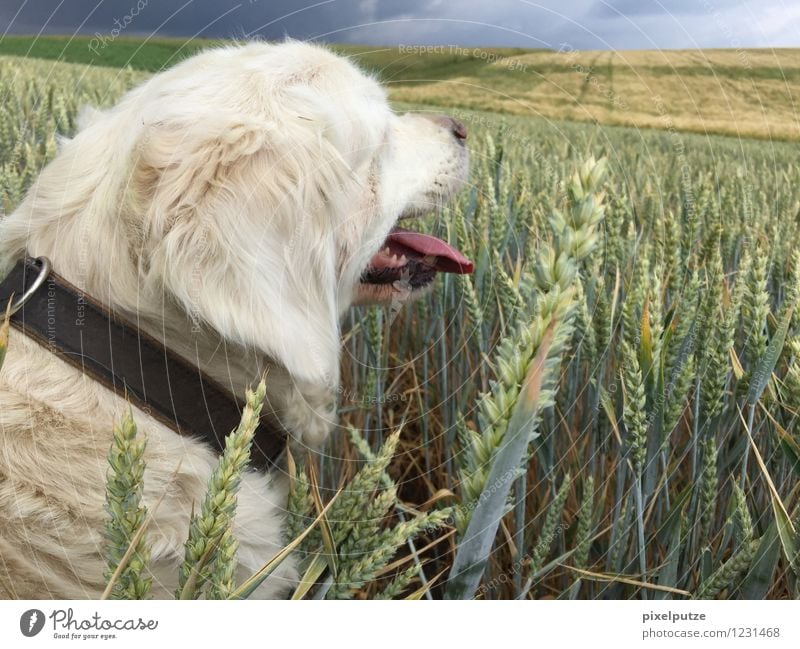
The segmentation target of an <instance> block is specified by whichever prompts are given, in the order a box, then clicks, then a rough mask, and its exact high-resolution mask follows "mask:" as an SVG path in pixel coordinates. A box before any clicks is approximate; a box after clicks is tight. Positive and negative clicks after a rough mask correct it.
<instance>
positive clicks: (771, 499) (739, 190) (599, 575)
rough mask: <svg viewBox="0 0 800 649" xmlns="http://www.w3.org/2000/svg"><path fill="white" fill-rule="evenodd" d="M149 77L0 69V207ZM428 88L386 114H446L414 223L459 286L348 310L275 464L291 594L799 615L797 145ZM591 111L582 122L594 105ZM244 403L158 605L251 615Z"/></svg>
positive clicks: (135, 504) (129, 538)
mask: <svg viewBox="0 0 800 649" xmlns="http://www.w3.org/2000/svg"><path fill="white" fill-rule="evenodd" d="M525 56H530V57H545V58H546V57H551V58H552V57H556V56H567V53H562V54H559V55H556V54H539V53H535V54H526V55H520V57H521V59H524V57H525ZM584 56H586V57H589V55H588V54H585V55H584V54H582V55H581V57H584ZM615 56H616V55H615ZM619 56H622V55H619ZM631 56H634V55H631ZM635 56H637V57H639V59H638V60H639V61H640V63H641V65H645V63H647V57H648V56H650V55H646V54H644V53H642V54H638V53H637V54H636V55H635ZM653 56H656V57H657V55H653ZM720 56H723V55H720ZM581 60H583V58H582V59H581ZM587 61H588V59H587ZM602 62H603V61H602V59H600V60H595V61H594V62H593V63H592V65H594V66H596V67H598V68H600V67H601V64H602ZM684 63H685V65H686V66H687V67H691V66H693V65H702V62H697V61H695V60H694V59H692V57H691V56H687V57H686V58H685V61H684ZM653 64H654V65H657V64H658V60H657V58H656V60H655V61H654V63H653ZM760 65H763V66H769V65H771V63H770V61H764V62H761V63H760ZM788 66H789V63H788V62H787V64H786V67H788ZM609 69H613V70H614V72H613V77H614V83H615V86H614V87H616V88H620V87H623V86H622V84H623V83H626V82H624V81H623V77H624V75H623V74H618V73H617V71H616V70H617V68H616V67H615V66H611V67H610V68H609ZM146 74H147V73H146V72H144V71H135V70H131V69H123V70H113V69H110V68H109V69H105V68H99V67H98V68H92V67H87V66H85V65H74V64H68V63H56V62H52V61H43V60H33V59H21V58H17V57H0V93H2V97H3V101H2V103H0V201H2V202H1V203H0V205H2V208H3V210H4V211H6V212H8V211H10V210H12V209H13V208H14V206H15V205H16V203H17V202H18V201H19V200H20V198H21V196H22V195H23V192H24V191H25V188H26V187H27V186H28V185H29V184H30V182H31V180H32V178H33V177H35V174H36V172H37V171H38V169H39V168H40V167H41V165H43V164H44V163H45V162H46V161H47V160H48V159H49V158H50V157H51V156H52V155H53V153H54V152H55V147H56V145H57V142H56V134H57V133H60V134H64V135H69V133H70V132H71V131H72V130H73V129H74V127H75V115H76V111H77V110H78V108H79V106H80V105H81V104H83V103H86V102H91V103H95V104H100V105H108V104H110V103H112V102H113V101H114V100H115V99H116V98H117V97H118V96H119V95H120V94H121V93H122V92H124V90H125V89H126V88H128V87H130V86H131V85H132V84H134V83H136V82H137V81H138V80H140V79H141V78H144V77H145V76H146ZM564 74H566V77H565V80H564V82H563V83H564V84H567V83H575V84H578V85H579V84H580V81H579V79H578V76H579V75H578V74H577V73H575V72H564ZM390 81H391V80H390ZM628 82H629V83H633V81H632V80H629V81H628ZM441 84H443V86H442V89H441V93H442V94H440V95H436V94H435V93H437V92H439V91H438V90H435V89H434V88H432V87H428V88H427V89H425V90H424V92H423V91H422V90H421V89H420V88H419V87H417V88H409V89H407V91H406V90H403V91H397V90H395V93H396V94H395V96H396V97H398V98H399V99H403V100H406V101H413V102H415V105H414V106H413V108H414V109H415V110H420V111H432V110H436V111H438V110H439V108H438V107H437V108H436V109H434V108H432V107H431V106H429V105H427V104H425V102H426V101H428V100H431V101H434V103H435V104H437V106H440V105H443V104H444V103H446V102H450V103H449V104H447V105H449V106H451V108H452V110H451V111H450V112H451V114H453V115H455V116H457V117H459V118H460V119H462V120H463V121H464V122H465V123H467V126H468V127H469V129H470V145H471V150H472V160H473V168H472V173H471V178H470V182H469V185H468V187H467V189H466V190H465V191H464V192H463V193H462V195H461V196H460V197H459V198H458V200H457V201H455V202H454V203H453V204H451V205H449V206H447V207H446V208H445V209H444V210H443V211H442V213H441V214H438V215H436V216H435V217H431V218H429V219H427V220H426V221H425V222H424V223H423V224H422V226H421V227H424V228H425V229H428V230H429V231H431V232H435V233H437V234H438V235H440V236H444V237H445V238H447V239H449V240H450V241H451V242H452V243H454V244H457V245H458V247H459V248H460V249H461V250H462V251H464V252H465V253H466V254H467V255H468V256H470V257H471V258H472V259H474V260H475V261H476V271H475V273H474V275H471V276H458V277H455V276H444V277H440V278H439V279H438V280H437V283H436V286H435V289H434V290H433V292H432V293H431V295H429V296H428V297H427V298H425V299H423V300H422V301H419V302H417V303H414V304H413V305H410V306H407V307H405V308H403V309H402V310H400V311H399V312H397V313H393V312H389V311H387V310H384V309H380V308H372V309H368V310H353V311H352V312H351V313H350V314H349V315H348V317H347V320H346V322H345V323H344V340H343V349H344V354H343V356H344V360H343V376H344V378H345V385H344V386H343V388H342V394H341V395H340V404H339V412H340V417H341V420H342V431H341V432H340V433H339V434H336V435H335V436H334V439H332V440H331V442H330V444H329V446H328V448H326V449H325V452H324V453H321V454H319V455H316V456H312V457H308V458H289V460H288V464H287V471H288V472H289V473H290V475H291V477H292V490H291V495H290V500H289V506H288V509H289V524H288V528H287V548H288V550H292V551H294V552H295V553H297V554H298V555H299V556H300V557H301V560H302V562H301V567H302V572H303V573H304V578H303V580H302V582H301V584H300V585H299V586H298V587H297V590H296V591H295V593H294V597H296V598H303V597H316V598H324V597H327V598H354V597H355V598H366V597H370V598H373V597H381V598H400V597H405V598H421V597H432V598H438V597H448V598H482V599H494V598H536V599H541V598H567V599H569V598H641V599H673V598H674V599H688V598H796V597H798V596H800V536H798V531H800V497H799V493H798V492H799V491H800V490H799V489H798V476H799V475H800V431H799V430H798V425H797V420H798V414H800V314H799V313H798V309H797V306H798V305H797V302H798V298H800V254H799V253H798V252H797V246H796V242H797V241H798V240H800V232H799V231H798V229H799V228H800V189H799V188H800V168H799V167H798V165H797V161H796V155H795V153H796V152H795V146H794V145H792V144H787V143H780V142H774V141H757V140H746V139H737V138H725V137H717V136H700V135H691V134H685V133H682V132H680V131H679V129H680V128H682V126H681V125H679V124H678V123H675V125H674V128H667V129H666V130H660V131H659V130H652V129H635V128H623V127H615V126H599V125H595V124H580V123H570V122H566V121H552V120H547V119H534V118H531V117H528V116H517V115H502V114H498V113H496V112H490V111H473V110H467V109H466V108H464V107H463V106H467V105H470V104H469V102H468V101H467V100H466V99H464V100H463V102H462V101H460V100H459V97H458V96H456V94H454V90H453V88H454V87H457V86H458V84H454V83H453V80H452V79H448V80H447V81H442V82H441ZM617 84H620V85H617ZM434 85H435V84H434ZM764 87H766V86H764ZM706 90H707V91H709V92H710V89H708V88H707V89H706ZM592 92H593V90H591V89H586V92H585V93H584V95H583V98H582V99H581V100H580V101H581V102H582V103H585V106H586V107H585V110H586V111H589V112H591V111H593V110H605V109H604V108H603V101H602V100H601V99H597V98H594V99H593V98H592V94H591V93H592ZM775 92H776V93H779V92H780V89H776V90H775ZM404 93H406V94H404ZM426 93H429V94H426ZM634 94H635V91H633V90H630V94H629V93H628V91H626V92H625V97H629V98H628V99H627V101H629V102H632V101H633V99H631V98H630V97H632V96H633V95H634ZM739 94H743V93H739ZM543 101H544V100H543ZM643 101H644V100H643ZM742 101H744V99H742ZM454 104H455V106H454ZM459 105H460V106H461V107H459ZM737 106H738V105H737ZM498 107H499V106H498ZM490 108H491V107H490ZM504 108H506V109H508V106H505V107H504ZM551 108H552V111H553V112H552V115H553V116H558V117H559V118H563V117H568V116H570V117H575V116H574V115H570V114H569V113H568V112H564V111H563V110H560V109H559V108H558V103H557V102H555V101H554V102H552V105H551ZM548 110H549V109H548ZM576 110H582V108H580V106H579V107H578V108H577V109H576ZM703 110H704V111H705V106H704V108H703ZM710 110H711V113H708V114H713V108H712V109H710ZM720 110H722V109H720ZM726 110H727V109H726ZM731 110H734V108H731ZM735 110H739V108H738V107H735ZM754 110H755V109H754ZM507 112H509V113H513V112H515V111H513V110H510V109H509V110H508V111H507ZM756 112H757V110H756ZM542 114H548V113H545V112H542ZM704 114H707V113H704ZM754 114H755V113H754ZM709 119H711V118H709ZM742 121H746V120H745V119H744V117H743V119H742ZM752 121H753V124H751V126H752V127H753V128H756V127H758V124H757V123H756V122H757V120H752ZM787 123H788V124H789V125H790V126H786V128H787V129H789V131H791V129H792V128H795V126H796V125H795V126H791V125H792V124H795V122H793V121H792V119H791V118H790V117H787ZM641 125H644V124H641ZM772 128H773V126H772V125H771V126H770V127H769V129H772ZM776 128H777V127H776ZM769 129H768V131H765V132H764V133H762V134H766V133H772V130H769ZM789 131H787V133H788V132H789ZM792 132H794V131H792ZM792 137H794V136H792ZM3 343H4V341H3V336H2V330H0V348H1V349H2V353H3V354H6V353H7V354H13V353H14V350H13V348H12V349H8V350H5V345H4V344H3ZM1 362H2V358H1V357H0V363H1ZM254 378H255V377H254ZM262 397H263V387H262V388H259V389H258V390H256V391H255V392H254V393H253V394H251V395H249V397H248V400H249V404H250V406H249V409H248V410H247V411H246V413H245V418H244V419H243V422H242V426H240V429H239V430H238V431H237V433H236V434H235V435H234V436H233V437H232V438H231V442H230V444H229V452H226V456H225V457H224V458H223V459H222V460H221V463H220V467H219V468H218V472H217V473H216V474H215V479H214V480H213V481H212V484H211V485H210V494H209V498H208V499H207V501H206V503H203V506H202V508H200V509H199V511H198V513H197V514H196V517H195V520H194V521H193V523H192V526H191V528H190V529H187V538H188V540H187V550H186V560H185V562H184V565H182V566H181V570H182V575H183V577H182V582H181V583H182V588H181V589H180V592H178V593H176V596H179V597H217V598H229V597H246V596H247V595H248V594H249V593H250V592H252V589H253V588H255V586H256V585H257V583H258V581H259V580H260V579H262V578H264V577H265V576H267V575H268V574H269V572H270V571H271V570H272V569H274V567H275V566H274V565H271V566H270V565H268V566H265V568H264V570H263V571H262V572H261V573H260V574H258V575H254V577H253V578H252V579H251V580H248V581H247V582H245V583H242V584H237V583H234V582H233V578H232V566H233V560H234V558H235V552H236V543H235V539H234V538H233V537H232V535H231V532H230V525H229V522H230V517H231V514H232V511H233V510H234V509H235V490H236V484H237V478H236V476H237V475H238V473H239V472H240V471H241V470H243V467H244V466H245V465H246V452H247V448H248V444H249V438H248V434H249V435H252V430H251V428H252V426H251V424H252V421H253V413H256V414H257V411H258V408H259V407H260V398H262ZM248 430H249V431H250V432H249V433H248ZM111 457H113V458H115V459H114V462H113V466H114V467H115V468H114V470H113V471H111V472H110V476H109V485H108V490H109V502H110V503H112V502H116V503H122V502H124V503H127V504H126V506H127V507H130V508H131V510H130V511H129V512H128V515H126V516H115V515H113V514H112V515H110V520H109V528H108V530H109V534H108V537H109V571H108V574H107V577H108V579H109V591H108V593H109V596H112V597H122V598H124V597H146V596H147V593H148V581H147V579H148V578H147V576H146V566H147V550H146V534H145V536H144V537H142V538H140V537H138V536H137V535H136V531H137V527H138V525H140V524H141V521H142V520H143V519H144V510H143V509H142V505H141V503H140V502H139V499H138V498H136V497H131V496H132V495H133V496H135V493H134V494H130V493H123V494H120V493H119V489H120V487H119V485H120V484H126V485H128V486H127V487H126V488H128V489H132V490H133V491H134V492H136V490H137V489H139V490H140V489H141V481H142V480H145V481H146V480H147V470H146V466H143V464H142V454H141V443H140V442H137V439H136V427H135V422H132V421H126V422H122V423H121V424H120V427H119V429H118V430H117V432H116V435H115V446H114V448H113V449H112V450H111ZM119 474H121V475H119ZM126 475H127V476H128V479H125V476H126ZM131 476H133V478H131ZM137 485H138V486H137ZM220 503H223V504H222V505H220ZM117 509H118V508H117ZM110 511H112V512H113V511H116V510H115V509H114V507H111V506H110ZM137 521H138V522H137ZM212 528H213V529H215V530H216V532H214V534H215V535H216V536H215V537H214V538H209V537H208V536H207V534H208V532H207V531H208V530H209V529H212ZM204 530H205V531H204ZM129 546H130V547H131V552H128V551H127V550H128V547H129ZM487 547H488V548H489V549H488V550H487V549H486V548H487ZM209 548H210V549H209ZM131 557H133V559H131ZM198 575H199V577H198Z"/></svg>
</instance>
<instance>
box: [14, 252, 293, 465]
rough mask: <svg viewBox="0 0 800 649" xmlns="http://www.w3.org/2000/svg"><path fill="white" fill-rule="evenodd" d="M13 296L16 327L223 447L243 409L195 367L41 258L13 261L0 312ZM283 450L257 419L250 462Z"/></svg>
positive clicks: (272, 428) (280, 436)
mask: <svg viewBox="0 0 800 649" xmlns="http://www.w3.org/2000/svg"><path fill="white" fill-rule="evenodd" d="M26 291H27V292H26ZM12 294H13V295H14V296H15V298H14V307H12V309H13V308H15V307H18V309H17V310H16V312H14V313H13V315H12V316H11V324H12V325H13V326H14V327H15V328H17V329H19V330H20V331H21V332H22V333H24V334H25V335H26V336H29V337H30V338H33V339H34V340H35V341H36V342H38V343H39V344H41V345H43V346H44V347H45V348H47V349H48V350H49V351H51V352H53V353H54V354H56V355H57V356H58V357H59V358H61V359H63V360H65V361H67V362H68V363H70V364H71V365H73V366H74V367H77V368H78V369H80V370H81V371H82V372H84V373H85V374H87V375H89V376H91V377H92V378H93V379H95V380H97V381H100V382H101V383H102V384H104V385H105V386H106V387H107V388H109V389H111V390H113V391H114V392H115V393H116V394H118V395H120V396H123V397H127V398H128V399H129V400H130V401H131V402H132V403H134V404H135V405H137V406H138V407H139V408H141V409H142V410H144V411H145V412H147V413H148V414H149V415H151V416H152V417H154V418H156V419H158V420H159V421H160V422H161V423H163V424H165V425H167V426H169V427H170V428H171V429H172V430H174V431H176V432H178V433H180V434H181V435H187V436H196V437H199V438H200V439H202V440H204V441H205V442H207V443H208V444H210V445H211V446H212V447H213V448H215V449H216V450H217V451H222V449H224V447H225V437H226V435H228V433H230V432H231V431H232V430H233V429H234V428H236V426H237V425H238V423H239V419H240V415H241V409H242V404H241V402H239V401H237V400H236V399H234V398H233V397H232V396H231V395H230V393H229V392H228V391H226V390H225V389H224V388H222V387H221V386H220V385H218V384H217V383H216V382H215V381H214V380H213V379H211V378H210V377H208V376H206V375H205V374H204V373H203V372H202V371H201V370H200V369H199V368H197V367H195V366H193V365H191V364H190V363H187V362H186V361H185V360H184V359H183V358H181V357H179V356H177V355H176V354H174V353H173V352H171V351H170V350H168V349H167V348H166V347H164V345H163V344H161V343H160V342H158V341H157V340H156V339H154V338H152V337H151V336H149V335H147V334H146V333H145V332H143V331H141V330H140V329H139V328H138V327H136V326H135V325H134V324H133V323H131V322H129V321H127V320H124V319H123V318H121V317H119V316H118V315H117V314H115V313H113V312H112V311H110V310H109V309H108V308H107V307H105V306H104V305H102V304H100V303H99V302H97V301H95V300H93V299H92V298H91V297H89V296H87V295H86V294H84V293H83V292H82V291H81V290H80V289H78V288H76V287H75V286H73V285H72V284H70V283H69V282H67V281H66V280H65V279H64V278H63V277H59V276H58V275H57V274H56V273H53V272H51V271H50V265H49V262H48V261H47V260H46V259H44V258H40V259H30V258H28V259H26V260H25V261H24V262H22V261H20V262H18V263H17V264H16V266H14V269H13V270H12V271H11V273H10V274H9V275H8V277H6V279H5V280H4V281H3V282H2V283H0V306H1V307H2V309H0V310H1V311H2V312H3V313H5V308H6V304H8V301H9V299H10V298H11V295H12ZM9 353H11V354H13V353H14V352H13V350H9ZM284 446H285V431H284V430H283V428H282V427H281V426H280V424H279V423H278V422H277V421H276V420H274V419H272V418H271V417H267V416H264V417H262V419H261V422H260V424H259V427H258V429H257V430H256V435H255V438H254V440H253V447H252V450H251V456H252V461H253V464H254V465H255V466H258V467H260V468H265V467H267V466H269V465H270V464H271V463H272V462H273V461H274V460H275V459H276V458H277V457H278V455H280V453H281V452H282V451H283V448H284Z"/></svg>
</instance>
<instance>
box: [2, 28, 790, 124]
mask: <svg viewBox="0 0 800 649" xmlns="http://www.w3.org/2000/svg"><path fill="white" fill-rule="evenodd" d="M220 42H221V41H211V40H194V41H191V42H188V43H187V42H186V41H184V40H182V39H130V38H117V39H115V40H108V41H106V42H101V41H100V40H99V39H91V38H88V37H80V38H78V37H76V38H68V37H57V36H48V37H44V38H39V39H36V40H34V39H33V38H32V37H27V36H13V37H6V38H4V39H2V40H0V54H8V55H14V56H24V57H32V58H43V59H51V60H61V61H69V62H74V63H86V64H91V65H100V66H108V67H116V68H120V67H131V68H133V69H135V70H142V71H148V72H154V71H157V70H159V69H161V68H163V67H166V66H169V65H173V64H174V63H176V62H177V61H179V60H181V59H182V58H185V57H186V56H190V55H191V54H193V53H195V52H196V51H198V50H199V49H203V48H206V47H210V46H213V45H215V44H218V43H220ZM333 47H334V49H336V50H337V51H339V52H340V53H342V54H345V55H348V56H352V57H353V58H354V59H356V60H357V61H358V62H359V63H360V64H361V65H362V66H363V67H365V68H367V69H369V70H372V71H374V72H375V73H376V74H378V75H379V76H380V78H381V79H382V80H383V82H384V83H386V84H387V86H388V87H389V89H390V92H391V96H392V99H394V100H395V101H402V102H411V103H417V104H418V103H424V104H428V105H433V106H441V107H443V108H447V109H453V108H462V109H474V110H488V111H493V112H498V113H505V114H513V115H531V116H537V117H542V118H546V119H556V120H570V121H578V122H597V123H601V124H612V125H624V126H634V127H639V128H659V129H666V130H678V131H690V132H699V133H717V134H724V135H734V136H739V137H756V138H763V139H779V140H798V139H800V117H798V107H797V97H795V94H796V92H797V91H796V88H797V87H798V86H797V83H798V81H800V49H784V50H692V51H688V50H685V51H661V52H659V51H641V52H636V51H628V52H570V51H562V52H553V51H549V50H524V49H498V48H460V47H450V46H441V47H436V48H385V47H370V46H343V45H337V46H333Z"/></svg>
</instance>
